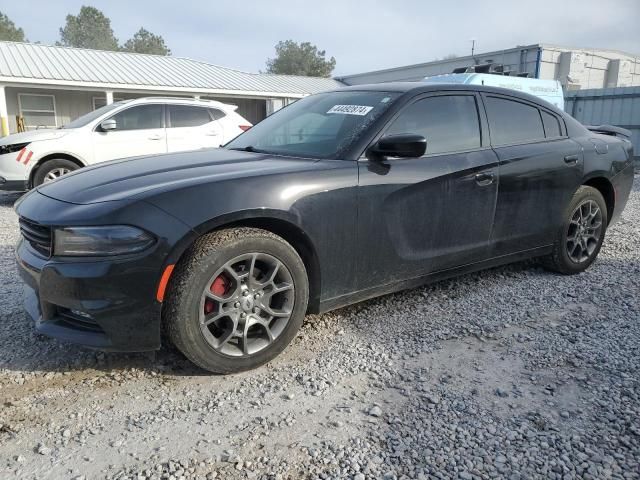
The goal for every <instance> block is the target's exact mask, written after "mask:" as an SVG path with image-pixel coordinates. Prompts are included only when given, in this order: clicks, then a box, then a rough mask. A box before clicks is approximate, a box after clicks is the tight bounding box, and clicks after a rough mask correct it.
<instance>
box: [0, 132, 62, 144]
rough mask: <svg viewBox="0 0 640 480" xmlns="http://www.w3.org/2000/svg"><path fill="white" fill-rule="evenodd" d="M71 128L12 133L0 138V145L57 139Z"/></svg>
mask: <svg viewBox="0 0 640 480" xmlns="http://www.w3.org/2000/svg"><path fill="white" fill-rule="evenodd" d="M70 132H71V130H46V129H42V130H32V131H31V132H22V133H14V134H13V135H9V136H7V137H3V138H0V145H13V144H15V143H31V142H38V141H41V140H57V139H58V138H62V137H64V136H65V135H68V134H69V133H70Z"/></svg>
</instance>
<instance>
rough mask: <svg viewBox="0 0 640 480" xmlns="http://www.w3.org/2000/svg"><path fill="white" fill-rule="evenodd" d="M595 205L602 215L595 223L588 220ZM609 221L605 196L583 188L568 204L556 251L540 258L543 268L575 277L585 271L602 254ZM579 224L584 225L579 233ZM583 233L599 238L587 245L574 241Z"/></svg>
mask: <svg viewBox="0 0 640 480" xmlns="http://www.w3.org/2000/svg"><path fill="white" fill-rule="evenodd" d="M596 206H597V209H598V210H599V214H598V215H596V217H594V218H593V219H592V220H588V218H589V217H591V215H593V214H594V211H595V207H596ZM579 207H581V213H578V208H579ZM587 208H589V209H590V210H589V214H588V215H587V214H585V213H586V212H587ZM580 215H581V216H580ZM582 218H584V219H585V222H582V221H581V219H582ZM576 222H577V223H576ZM607 222H608V213H607V204H606V202H605V201H604V198H603V197H602V194H601V193H600V192H599V191H598V190H596V189H595V188H593V187H588V186H586V185H583V186H581V187H580V188H578V190H577V191H576V193H574V195H573V198H572V199H571V202H569V206H568V207H567V210H566V212H565V214H564V220H563V222H562V227H561V228H560V231H559V232H558V233H557V235H556V238H555V242H554V245H553V252H552V253H551V254H550V255H548V256H547V257H544V258H542V259H541V260H542V262H541V263H542V265H543V266H544V267H545V268H547V269H548V270H552V271H554V272H558V273H562V274H564V275H575V274H577V273H581V272H583V271H585V270H586V269H587V268H589V266H590V265H591V264H592V263H593V262H594V260H595V259H596V257H597V256H598V253H599V252H600V248H601V247H602V242H603V241H604V236H605V232H606V230H607V225H608V223H607ZM580 223H582V224H583V230H580V227H579V226H578V225H579V224H580ZM598 224H599V227H598V228H595V225H598ZM584 225H587V227H588V228H585V227H584ZM580 232H585V236H588V235H590V234H592V233H594V234H595V233H597V239H590V240H589V241H588V242H587V243H584V244H583V243H581V241H576V240H574V238H578V237H580V236H581V235H580ZM583 238H585V237H583ZM578 244H579V245H578ZM583 245H586V246H587V248H583ZM576 252H577V253H576ZM578 257H579V258H578Z"/></svg>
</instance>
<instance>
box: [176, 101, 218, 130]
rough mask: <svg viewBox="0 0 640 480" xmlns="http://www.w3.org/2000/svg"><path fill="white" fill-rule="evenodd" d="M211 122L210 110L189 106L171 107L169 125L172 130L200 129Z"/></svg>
mask: <svg viewBox="0 0 640 480" xmlns="http://www.w3.org/2000/svg"><path fill="white" fill-rule="evenodd" d="M209 122H211V116H210V115H209V110H208V109H206V108H202V107H190V106H188V105H169V124H170V125H171V127H172V128H178V127H199V126H200V125H204V124H205V123H209Z"/></svg>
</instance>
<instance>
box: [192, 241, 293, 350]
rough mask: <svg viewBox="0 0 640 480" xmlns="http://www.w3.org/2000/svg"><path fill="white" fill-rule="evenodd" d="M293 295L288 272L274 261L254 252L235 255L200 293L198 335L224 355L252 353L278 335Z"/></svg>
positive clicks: (290, 308)
mask: <svg viewBox="0 0 640 480" xmlns="http://www.w3.org/2000/svg"><path fill="white" fill-rule="evenodd" d="M294 293H295V292H294V284H293V277H292V275H291V272H289V270H288V269H287V267H286V266H285V265H284V264H283V263H282V262H281V261H280V260H278V259H277V258H276V257H274V256H272V255H268V254H266V253H256V252H254V253H247V254H244V255H240V256H238V257H235V258H233V259H231V260H229V261H228V262H226V263H225V264H224V265H223V266H222V267H221V268H220V269H218V271H216V273H215V274H214V275H213V276H212V277H211V279H210V280H209V282H208V283H207V286H206V288H205V290H204V292H203V293H202V297H201V301H200V329H201V331H202V334H203V335H204V337H205V339H206V341H207V342H208V343H209V345H210V346H211V347H212V348H214V349H215V350H217V351H218V352H220V353H222V354H224V355H228V356H232V357H248V356H251V355H254V354H256V353H258V352H259V351H261V350H263V349H265V348H267V347H268V346H269V345H271V344H272V343H273V342H274V341H275V340H276V339H277V338H278V337H279V336H280V335H281V334H282V332H283V331H284V329H285V327H286V325H287V323H288V322H289V319H290V318H291V314H292V312H293V303H294V298H295V295H294Z"/></svg>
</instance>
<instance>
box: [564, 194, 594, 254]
mask: <svg viewBox="0 0 640 480" xmlns="http://www.w3.org/2000/svg"><path fill="white" fill-rule="evenodd" d="M601 235H602V211H601V210H600V207H599V206H598V204H597V203H596V202H594V201H593V200H587V201H585V202H583V203H581V204H580V205H578V207H577V208H576V209H575V210H574V211H573V213H572V214H571V220H570V222H569V230H568V232H567V254H568V256H569V258H570V259H571V261H573V262H575V263H582V262H586V261H587V260H589V259H590V258H591V255H592V254H593V252H595V250H596V249H597V248H598V244H599V243H600V237H601Z"/></svg>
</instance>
